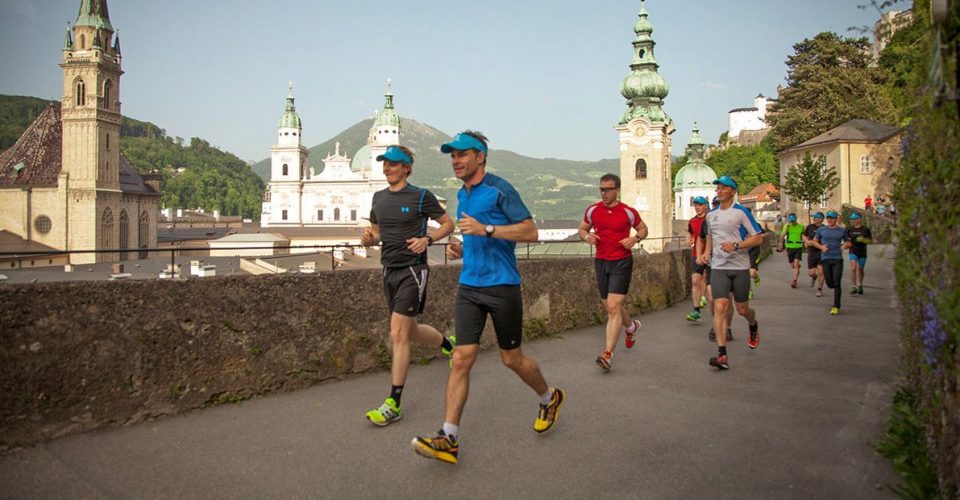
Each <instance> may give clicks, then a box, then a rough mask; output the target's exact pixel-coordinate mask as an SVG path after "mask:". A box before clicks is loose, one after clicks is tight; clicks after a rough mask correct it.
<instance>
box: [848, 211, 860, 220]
mask: <svg viewBox="0 0 960 500" xmlns="http://www.w3.org/2000/svg"><path fill="white" fill-rule="evenodd" d="M859 218H860V214H858V213H856V212H854V213H852V214H850V220H857V219H859Z"/></svg>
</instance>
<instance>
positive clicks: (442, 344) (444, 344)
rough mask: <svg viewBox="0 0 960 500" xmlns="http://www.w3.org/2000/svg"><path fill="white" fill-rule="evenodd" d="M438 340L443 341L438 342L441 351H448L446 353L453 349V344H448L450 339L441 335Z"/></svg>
mask: <svg viewBox="0 0 960 500" xmlns="http://www.w3.org/2000/svg"><path fill="white" fill-rule="evenodd" d="M440 338H442V339H443V340H441V341H440V348H441V349H446V350H448V351H449V350H450V349H453V343H452V342H450V339H448V338H447V337H445V336H443V335H441V336H440Z"/></svg>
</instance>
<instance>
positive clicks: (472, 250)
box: [455, 172, 531, 287]
mask: <svg viewBox="0 0 960 500" xmlns="http://www.w3.org/2000/svg"><path fill="white" fill-rule="evenodd" d="M463 213H466V214H467V215H469V216H470V217H473V218H474V219H477V221H478V222H480V223H481V224H493V225H494V226H504V225H510V224H517V223H519V222H522V221H524V220H526V219H529V218H531V215H530V211H529V210H527V207H526V205H524V204H523V200H521V199H520V194H519V193H517V190H516V189H514V188H513V186H511V185H510V183H509V182H507V181H506V180H504V179H502V178H501V177H498V176H496V175H494V174H491V173H489V172H487V173H486V174H485V175H484V176H483V180H482V181H480V183H479V184H476V185H474V186H472V187H471V188H470V191H469V192H467V189H466V187H461V188H460V191H458V192H457V212H456V217H455V218H457V219H459V218H461V217H462V216H463V215H462V214H463ZM516 247H517V244H516V243H515V242H512V241H508V240H501V239H498V238H491V237H488V236H473V235H469V234H465V235H463V269H462V270H461V271H460V284H462V285H467V286H473V287H488V286H501V285H519V284H520V271H518V270H517V256H516V253H515V252H516Z"/></svg>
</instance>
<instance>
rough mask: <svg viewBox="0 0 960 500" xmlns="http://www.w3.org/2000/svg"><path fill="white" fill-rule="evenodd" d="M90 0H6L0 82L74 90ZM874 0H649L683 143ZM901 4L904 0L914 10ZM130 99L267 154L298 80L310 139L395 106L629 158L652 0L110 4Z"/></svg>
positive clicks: (546, 151)
mask: <svg viewBox="0 0 960 500" xmlns="http://www.w3.org/2000/svg"><path fill="white" fill-rule="evenodd" d="M80 1H81V0H0V9H2V10H0V12H3V14H2V16H0V94H12V95H29V96H35V97H41V98H53V99H57V100H59V99H61V98H62V92H63V89H62V74H61V70H60V67H59V66H58V65H59V62H60V56H61V49H62V47H63V39H64V33H65V30H66V26H67V22H71V23H72V22H73V21H75V20H76V16H77V11H78V8H79V6H80ZM864 3H868V2H867V1H866V0H737V1H735V2H720V1H716V0H649V1H647V2H646V8H647V11H648V12H649V15H650V17H649V19H650V22H651V23H652V24H653V26H654V33H653V38H654V40H655V41H656V47H655V50H654V54H655V57H656V59H657V61H658V62H659V63H660V70H659V72H660V74H661V75H662V76H663V77H664V79H665V80H666V81H667V83H668V84H669V86H670V94H669V95H668V96H667V98H666V100H665V104H664V109H665V110H666V112H667V113H668V114H669V115H670V116H671V117H672V118H673V121H674V126H675V127H676V132H675V133H674V134H673V137H672V139H673V153H674V154H676V155H679V154H682V153H683V148H684V146H685V145H686V144H687V141H688V140H689V138H690V135H691V129H692V127H693V123H694V121H695V120H696V121H698V122H699V124H700V133H701V135H702V136H703V138H704V140H705V141H706V142H714V143H715V142H716V141H717V139H718V137H719V136H720V134H721V133H722V132H724V131H725V130H727V112H728V111H729V110H730V109H733V108H739V107H749V106H752V105H753V98H754V97H755V96H756V95H757V94H758V93H763V94H764V95H766V96H771V97H773V96H775V95H776V92H777V86H778V85H782V84H784V79H785V77H786V65H785V63H784V61H785V60H786V58H787V56H788V55H790V54H792V53H793V45H794V44H795V43H797V42H799V41H801V40H803V39H804V38H810V37H813V36H814V35H816V34H817V33H819V32H821V31H835V32H837V33H840V34H842V35H846V36H859V35H858V34H857V33H855V32H851V31H849V30H848V28H850V27H851V26H859V27H864V26H872V25H873V23H874V22H875V21H876V20H877V18H878V17H879V13H878V12H877V11H876V10H875V9H873V8H867V9H859V8H858V4H864ZM902 8H904V7H901V9H902ZM109 9H110V20H111V23H112V24H113V26H114V28H117V29H119V32H120V42H121V50H122V54H123V63H122V64H123V70H124V71H125V74H124V76H123V77H122V80H121V84H120V97H121V101H122V112H123V114H124V115H126V116H129V117H131V118H135V119H139V120H145V121H150V122H153V123H155V124H156V125H158V126H160V127H161V128H164V129H165V130H166V131H167V134H168V135H170V136H173V137H183V138H185V139H189V138H190V137H201V138H204V139H206V140H208V141H210V143H211V144H213V145H215V146H217V147H219V148H220V149H223V150H225V151H229V152H231V153H234V154H236V155H237V156H239V157H241V158H243V159H245V160H251V161H257V160H261V159H264V158H266V157H267V156H268V155H269V151H270V147H271V145H272V144H273V142H274V138H275V133H276V127H277V123H278V120H279V118H280V115H281V114H283V110H284V105H285V102H286V101H285V98H286V95H287V82H288V81H292V82H293V84H294V94H295V95H296V105H297V111H298V113H299V114H300V117H301V119H302V121H303V137H304V144H305V145H306V146H308V147H309V146H313V145H316V144H319V143H321V142H323V141H326V140H328V139H329V138H331V137H333V136H334V135H336V134H337V133H339V132H340V131H342V130H344V129H345V128H347V127H349V126H351V125H353V124H355V123H357V122H359V121H361V120H363V119H365V118H369V117H371V116H373V114H374V113H375V111H376V110H377V109H380V108H381V107H382V106H383V94H384V92H385V90H386V80H387V78H390V79H392V81H393V93H394V94H395V95H396V97H395V104H396V108H397V111H398V112H399V113H400V115H401V116H402V117H405V118H412V119H415V120H417V121H420V122H422V123H426V124H428V125H431V126H433V127H436V128H438V129H440V130H442V131H444V132H446V133H448V134H451V135H452V134H455V133H456V132H458V131H461V130H464V129H473V130H480V131H483V132H484V133H485V134H486V135H487V136H488V137H489V138H490V146H491V147H492V148H494V149H508V150H512V151H515V152H517V153H520V154H524V155H528V156H534V157H539V158H564V159H571V160H599V159H602V158H615V157H617V156H618V155H619V152H618V147H617V135H616V131H615V130H614V127H615V126H616V123H617V120H618V119H619V117H620V115H621V113H622V112H623V111H624V110H625V109H626V100H625V99H624V98H623V97H622V96H621V95H620V83H621V81H622V80H623V78H624V77H625V76H627V74H628V73H629V64H630V60H631V55H632V46H631V42H632V41H633V40H634V37H635V35H634V33H633V25H634V23H635V22H636V20H637V14H638V12H639V10H640V1H639V0H487V1H485V2H463V1H459V0H448V1H444V2H440V1H427V0H395V1H392V2H376V1H373V0H313V1H311V0H286V1H283V2H276V1H264V0H202V1H197V0H164V1H162V2H159V1H147V0H126V1H122V2H121V1H118V0H113V1H110V2H109Z"/></svg>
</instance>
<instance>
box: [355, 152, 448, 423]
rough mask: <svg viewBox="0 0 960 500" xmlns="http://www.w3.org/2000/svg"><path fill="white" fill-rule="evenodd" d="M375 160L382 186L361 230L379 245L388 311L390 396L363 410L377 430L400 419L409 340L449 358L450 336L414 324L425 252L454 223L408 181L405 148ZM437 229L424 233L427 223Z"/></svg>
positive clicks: (423, 292)
mask: <svg viewBox="0 0 960 500" xmlns="http://www.w3.org/2000/svg"><path fill="white" fill-rule="evenodd" d="M377 161H382V162H383V174H384V176H385V177H386V178H387V184H388V186H387V188H386V189H383V190H381V191H377V192H376V193H374V194H373V207H372V208H371V209H370V223H371V225H370V227H367V228H364V230H363V235H362V236H361V238H360V242H361V243H363V245H364V246H370V245H375V244H377V243H381V245H382V246H381V248H382V251H381V254H380V262H381V263H382V264H383V290H384V293H385V294H386V296H387V308H388V309H389V311H390V343H391V345H392V347H393V350H392V352H393V359H392V362H391V367H390V378H391V383H392V384H393V385H392V387H391V389H390V396H388V397H387V399H386V400H385V401H384V402H383V404H382V405H380V407H379V408H376V409H374V410H370V411H369V412H367V415H366V416H367V420H369V421H370V422H372V423H373V424H374V425H377V426H379V427H383V426H386V425H388V424H390V423H391V422H395V421H397V420H400V418H401V416H402V415H403V411H402V409H401V403H400V400H401V396H402V395H403V387H404V384H405V383H406V379H407V371H408V370H409V368H410V341H411V340H414V341H416V342H417V343H420V344H423V345H429V346H437V347H439V348H440V350H441V352H443V354H445V355H447V356H450V355H452V354H453V349H454V342H455V341H456V339H455V338H454V337H451V338H449V339H448V338H446V337H444V336H443V335H442V334H441V333H440V332H438V331H437V330H436V329H435V328H433V327H432V326H428V325H419V324H417V315H419V314H420V313H422V312H423V308H424V306H425V305H426V300H427V279H428V277H429V276H430V268H429V267H428V266H427V248H428V247H429V246H430V244H431V243H433V242H434V241H436V240H439V239H443V238H446V237H447V236H448V235H449V234H450V233H452V232H453V229H454V226H453V221H452V220H451V219H450V216H449V215H447V212H446V211H445V210H444V209H443V208H442V207H441V206H440V203H438V202H437V198H436V196H434V195H433V193H431V192H430V191H427V190H426V189H423V188H418V187H416V186H413V185H412V184H410V183H408V182H407V178H408V177H409V176H410V174H411V172H412V170H413V152H411V151H410V150H409V149H407V148H406V147H404V146H390V147H389V148H387V150H386V151H385V152H384V153H383V154H382V155H380V156H378V157H377ZM428 219H433V220H435V221H437V222H438V223H440V228H439V229H435V230H433V231H432V232H430V231H427V220H428Z"/></svg>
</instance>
